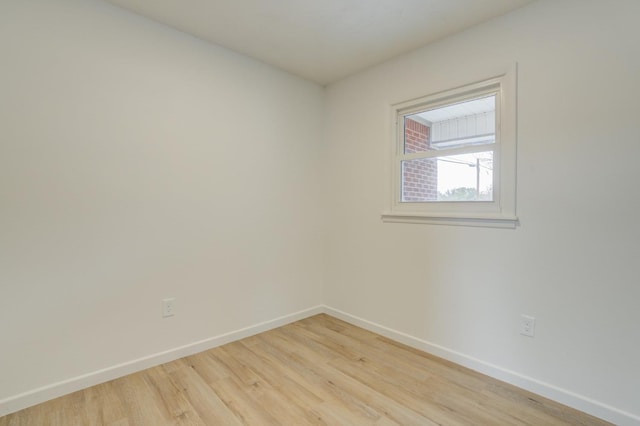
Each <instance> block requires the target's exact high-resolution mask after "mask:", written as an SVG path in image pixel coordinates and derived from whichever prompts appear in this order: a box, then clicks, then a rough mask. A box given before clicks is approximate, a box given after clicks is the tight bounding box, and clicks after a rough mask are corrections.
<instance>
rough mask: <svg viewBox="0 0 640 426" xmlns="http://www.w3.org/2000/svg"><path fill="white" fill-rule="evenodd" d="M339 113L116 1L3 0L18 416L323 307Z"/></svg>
mask: <svg viewBox="0 0 640 426" xmlns="http://www.w3.org/2000/svg"><path fill="white" fill-rule="evenodd" d="M323 96H324V95H323V89H322V88H321V87H319V86H317V85H315V84H311V83H309V82H306V81H304V80H302V79H299V78H297V77H293V76H291V75H288V74H285V73H283V72H280V71H277V70H275V69H273V68H271V67H268V66H266V65H263V64H261V63H259V62H256V61H254V60H251V59H248V58H246V57H243V56H241V55H238V54H236V53H233V52H230V51H227V50H224V49H221V48H217V47H215V46H211V45H208V44H206V43H204V42H201V41H199V40H197V39H195V38H192V37H190V36H186V35H184V34H182V33H179V32H177V31H173V30H171V29H169V28H167V27H164V26H162V25H159V24H156V23H153V22H151V21H149V20H146V19H143V18H140V17H137V16H135V15H133V14H130V13H128V12H126V11H123V10H121V9H119V8H116V7H115V6H112V5H109V4H106V3H104V2H102V1H97V0H57V1H55V2H53V1H48V0H40V1H36V0H28V1H23V0H15V1H13V0H11V1H2V2H0V402H2V401H3V400H4V402H5V403H7V401H9V402H10V400H11V399H12V398H14V397H16V396H20V394H21V393H23V392H33V391H34V390H37V389H38V388H40V387H42V386H49V385H52V384H56V383H58V382H60V381H65V380H69V379H73V378H77V377H78V376H81V375H83V374H88V373H94V372H96V371H99V370H100V369H103V368H110V367H113V366H116V365H118V364H120V363H126V362H131V361H132V360H136V359H138V358H141V357H147V356H150V355H153V354H157V353H159V352H162V351H166V350H170V349H174V348H177V347H180V346H182V345H187V344H191V343H193V342H198V341H200V340H202V339H207V338H211V337H214V336H218V335H220V334H223V333H227V332H232V331H236V330H239V329H241V328H243V327H248V326H252V325H255V324H258V323H261V322H263V321H270V320H273V319H274V318H279V317H281V316H286V315H290V314H293V313H296V312H298V311H301V310H305V309H308V308H311V307H314V306H317V305H319V304H320V303H321V292H322V274H323V272H322V269H323V261H322V256H323V248H322V247H323V246H322V241H323V240H322V238H323V236H322V232H321V230H322V229H321V224H322V216H321V213H320V207H321V206H322V205H323V204H322V202H321V200H320V199H319V197H318V192H319V190H320V189H321V180H320V178H321V174H320V172H319V170H320V168H319V167H320V166H321V163H320V160H321V159H322V156H321V147H322V143H321V137H322V136H321V132H322V129H321V124H322V122H321V120H320V118H319V117H321V114H322V112H323V99H324V98H323ZM165 297H175V298H176V309H177V315H176V316H175V317H173V318H170V319H164V320H163V319H161V316H160V301H161V299H162V298H165ZM36 400H37V398H36ZM7 404H8V403H7ZM0 405H1V404H0ZM7 407H8V408H7ZM4 408H5V409H6V410H8V409H11V407H9V406H8V405H7V406H6V407H4ZM14 408H15V407H14ZM1 411H2V410H0V415H2V413H1Z"/></svg>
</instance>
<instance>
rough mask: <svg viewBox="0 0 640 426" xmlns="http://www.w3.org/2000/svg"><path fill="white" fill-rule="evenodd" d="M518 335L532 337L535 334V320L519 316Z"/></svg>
mask: <svg viewBox="0 0 640 426" xmlns="http://www.w3.org/2000/svg"><path fill="white" fill-rule="evenodd" d="M520 334H522V335H524V336H529V337H533V336H534V335H535V334H536V319H535V318H534V317H531V316H529V315H520Z"/></svg>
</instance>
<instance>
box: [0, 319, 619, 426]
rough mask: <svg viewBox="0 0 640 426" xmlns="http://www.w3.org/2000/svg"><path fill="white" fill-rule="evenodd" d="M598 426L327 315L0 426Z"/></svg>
mask: <svg viewBox="0 0 640 426" xmlns="http://www.w3.org/2000/svg"><path fill="white" fill-rule="evenodd" d="M606 424H609V423H606V422H604V421H602V420H599V419H596V418H594V417H591V416H588V415H586V414H584V413H580V412H578V411H575V410H573V409H571V408H568V407H565V406H562V405H560V404H557V403H555V402H552V401H549V400H547V399H545V398H542V397H540V396H537V395H534V394H532V393H529V392H526V391H523V390H521V389H518V388H515V387H513V386H511V385H507V384H505V383H502V382H499V381H497V380H494V379H491V378H489V377H486V376H483V375H481V374H479V373H475V372H473V371H471V370H468V369H465V368H463V367H460V366H458V365H456V364H453V363H450V362H447V361H444V360H442V359H440V358H436V357H434V356H431V355H428V354H426V353H423V352H421V351H418V350H415V349H412V348H409V347H407V346H404V345H402V344H399V343H396V342H393V341H391V340H389V339H386V338H384V337H381V336H379V335H377V334H374V333H370V332H368V331H365V330H363V329H360V328H358V327H355V326H352V325H349V324H347V323H345V322H342V321H340V320H337V319H335V318H332V317H330V316H327V315H316V316H314V317H311V318H307V319H305V320H302V321H298V322H295V323H292V324H289V325H287V326H284V327H280V328H278V329H275V330H271V331H268V332H265V333H262V334H259V335H256V336H253V337H249V338H246V339H243V340H240V341H237V342H234V343H230V344H227V345H224V346H220V347H218V348H215V349H212V350H209V351H205V352H202V353H200V354H197V355H193V356H190V357H186V358H183V359H180V360H177V361H174V362H170V363H167V364H163V365H161V366H158V367H154V368H151V369H148V370H145V371H142V372H139V373H136V374H132V375H129V376H126V377H123V378H120V379H117V380H113V381H110V382H107V383H104V384H101V385H97V386H93V387H91V388H88V389H85V390H82V391H79V392H76V393H73V394H70V395H67V396H64V397H61V398H58V399H55V400H52V401H49V402H45V403H43V404H40V405H37V406H34V407H31V408H27V409H25V410H22V411H19V412H17V413H13V414H10V415H8V416H5V417H2V418H0V426H18V425H38V426H39V425H50V426H56V425H60V426H62V425H64V426H68V425H112V426H116V425H117V426H127V425H154V426H157V425H295V426H298V425H380V426H382V425H384V426H387V425H425V426H429V425H550V426H553V425H606Z"/></svg>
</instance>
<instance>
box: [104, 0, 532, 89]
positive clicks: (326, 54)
mask: <svg viewBox="0 0 640 426" xmlns="http://www.w3.org/2000/svg"><path fill="white" fill-rule="evenodd" d="M107 1H109V2H111V3H113V4H116V5H118V6H122V7H124V8H126V9H129V10H131V11H133V12H136V13H138V14H140V15H143V16H146V17H149V18H152V19H154V20H156V21H158V22H161V23H164V24H167V25H169V26H171V27H174V28H177V29H179V30H181V31H184V32H186V33H190V34H192V35H194V36H196V37H199V38H201V39H204V40H207V41H210V42H212V43H215V44H218V45H221V46H224V47H226V48H229V49H232V50H235V51H236V52H240V53H242V54H245V55H247V56H251V57H253V58H256V59H259V60H261V61H263V62H266V63H268V64H270V65H273V66H276V67H278V68H281V69H284V70H286V71H288V72H291V73H293V74H296V75H299V76H301V77H304V78H306V79H309V80H311V81H315V82H317V83H319V84H322V85H325V84H328V83H332V82H334V81H337V80H339V79H341V78H343V77H346V76H348V75H350V74H353V73H355V72H358V71H361V70H363V69H365V68H368V67H370V66H372V65H375V64H377V63H380V62H383V61H385V60H387V59H390V58H392V57H394V56H397V55H400V54H403V53H406V52H409V51H411V50H413V49H416V48H418V47H420V46H424V45H426V44H428V43H430V42H433V41H435V40H438V39H440V38H443V37H446V36H448V35H451V34H453V33H456V32H459V31H462V30H464V29H466V28H469V27H471V26H473V25H475V24H478V23H480V22H482V21H485V20H488V19H490V18H493V17H495V16H498V15H502V14H504V13H507V12H509V11H511V10H513V9H516V8H518V7H521V6H523V5H525V4H527V3H530V2H532V1H534V0H107Z"/></svg>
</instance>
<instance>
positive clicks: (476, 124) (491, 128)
mask: <svg viewBox="0 0 640 426" xmlns="http://www.w3.org/2000/svg"><path fill="white" fill-rule="evenodd" d="M495 134H496V97H495V95H491V96H485V97H482V98H478V99H473V100H470V101H465V102H460V103H456V104H450V105H446V106H443V107H439V108H435V109H431V110H427V111H421V112H418V113H415V114H411V115H407V116H405V117H404V153H405V154H411V153H415V152H426V151H434V150H443V149H451V148H459V147H461V146H473V145H484V144H491V143H494V142H495Z"/></svg>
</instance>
